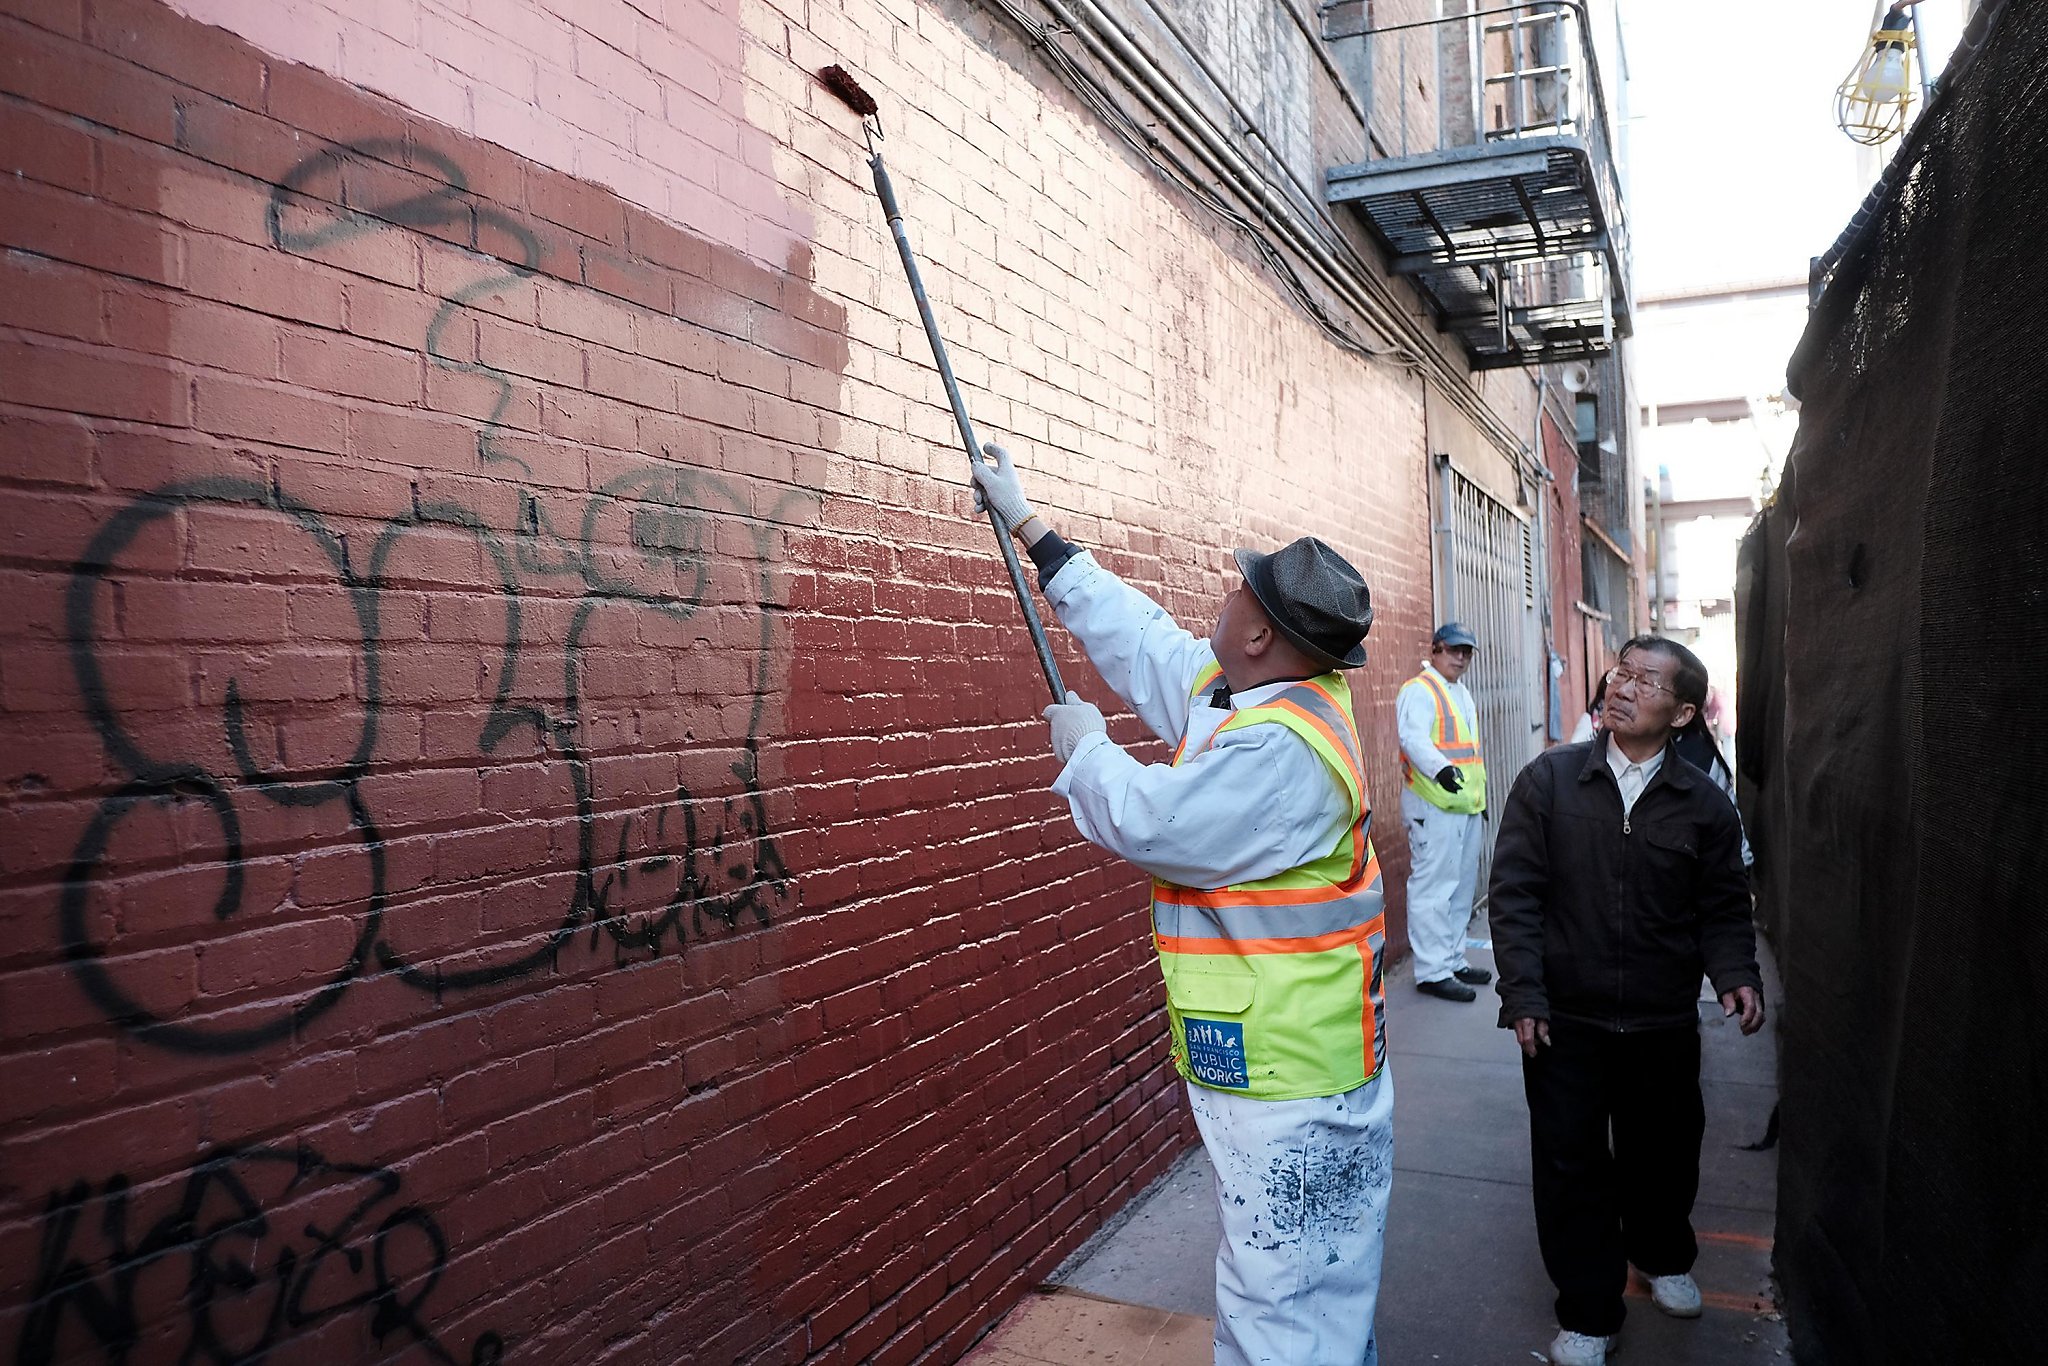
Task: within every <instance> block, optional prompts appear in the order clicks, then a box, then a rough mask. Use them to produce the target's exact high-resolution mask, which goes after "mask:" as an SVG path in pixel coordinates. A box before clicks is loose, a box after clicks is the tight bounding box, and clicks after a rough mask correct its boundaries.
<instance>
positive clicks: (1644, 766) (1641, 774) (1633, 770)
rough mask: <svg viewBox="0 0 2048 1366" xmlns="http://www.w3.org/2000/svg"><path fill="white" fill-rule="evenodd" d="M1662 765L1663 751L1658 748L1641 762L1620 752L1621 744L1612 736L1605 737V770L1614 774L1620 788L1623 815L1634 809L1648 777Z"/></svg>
mask: <svg viewBox="0 0 2048 1366" xmlns="http://www.w3.org/2000/svg"><path fill="white" fill-rule="evenodd" d="M1662 767H1664V751H1663V750H1661V749H1660V750H1658V751H1657V752H1656V753H1655V754H1652V755H1651V756H1650V757H1649V758H1647V759H1645V760H1643V761H1642V762H1641V763H1637V762H1635V761H1634V760H1633V759H1631V758H1629V757H1628V756H1627V755H1626V754H1623V753H1622V752H1621V746H1620V745H1618V744H1616V743H1614V737H1613V736H1611V735H1610V736H1608V737H1607V771H1608V772H1609V773H1612V774H1613V775H1614V781H1615V783H1616V785H1617V786H1619V787H1620V788H1621V812H1622V814H1623V815H1624V816H1625V815H1627V814H1629V813H1630V812H1632V811H1634V810H1635V809H1636V798H1638V797H1640V796H1642V795H1643V789H1644V788H1646V787H1648V786H1649V785H1650V779H1652V778H1654V777H1656V776H1657V770H1658V769H1660V768H1662Z"/></svg>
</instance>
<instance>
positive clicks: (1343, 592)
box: [975, 447, 1394, 1366]
mask: <svg viewBox="0 0 2048 1366" xmlns="http://www.w3.org/2000/svg"><path fill="white" fill-rule="evenodd" d="M988 454H989V456H990V462H989V463H981V462H977V466H976V469H975V481H976V483H977V485H978V486H979V489H980V491H981V495H982V496H983V497H984V498H985V499H986V501H987V505H988V506H989V507H991V508H993V509H994V510H995V511H996V513H997V514H998V515H999V516H1000V517H1001V519H1002V521H1003V523H1004V525H1005V526H1007V527H1009V528H1010V529H1011V531H1012V533H1013V534H1015V535H1016V536H1017V537H1018V538H1019V539H1020V540H1022V541H1023V542H1024V544H1025V546H1026V548H1027V549H1028V550H1029V552H1030V554H1031V558H1032V560H1033V561H1034V563H1035V564H1036V565H1037V567H1038V571H1039V576H1040V584H1041V586H1042V587H1043V589H1044V591H1045V594H1046V597H1047V598H1048V599H1049V600H1050V601H1051V603H1052V604H1053V607H1054V610H1055V611H1056V612H1057V613H1058V615H1059V619H1060V622H1061V624H1063V625H1064V626H1065V627H1066V628H1067V629H1068V630H1069V631H1071V632H1072V633H1073V635H1074V636H1075V638H1076V639H1077V640H1079V641H1080V643H1081V645H1082V647H1083V648H1084V649H1085V650H1086V651H1087V653H1088V658H1089V659H1090V660H1091V661H1092V662H1093V663H1094V665H1095V667H1096V669H1097V670H1098V671H1099V672H1100V673H1101V674H1102V677H1103V678H1104V680H1105V681H1106V682H1108V684H1109V686H1110V687H1111V688H1113V689H1114V690H1115V691H1116V692H1117V694H1118V695H1119V696H1120V697H1122V698H1123V700H1124V701H1125V702H1126V703H1127V704H1129V706H1130V707H1131V709H1132V710H1133V711H1135V712H1136V713H1137V714H1138V716H1139V717H1140V718H1141V719H1142V720H1143V721H1144V722H1145V723H1146V724H1147V725H1148V726H1150V727H1151V729H1152V731H1153V733H1154V734H1156V735H1158V736H1159V737H1160V738H1161V739H1162V740H1164V741H1166V742H1167V743H1168V744H1171V745H1174V746H1175V749H1174V752H1173V758H1172V761H1171V762H1170V763H1164V764H1142V763H1140V762H1139V761H1138V760H1137V759H1135V758H1133V757H1132V756H1131V755H1130V754H1128V753H1127V752H1125V751H1124V749H1123V748H1122V747H1120V746H1118V745H1117V744H1115V743H1114V742H1112V741H1111V740H1110V739H1109V736H1108V734H1107V731H1106V727H1105V724H1104V721H1103V716H1102V713H1101V712H1100V711H1098V710H1097V709H1096V708H1095V707H1094V706H1093V705H1092V704H1090V703H1087V702H1084V701H1080V700H1078V699H1075V700H1070V701H1068V702H1066V703H1064V704H1055V705H1053V706H1050V707H1048V708H1046V712H1045V715H1046V718H1047V720H1048V721H1050V722H1051V725H1052V747H1053V751H1054V753H1055V754H1056V755H1057V756H1058V757H1059V759H1060V761H1061V764H1062V767H1061V770H1060V775H1059V778H1058V780H1057V781H1056V782H1055V783H1054V784H1053V791H1054V792H1056V793H1058V794H1059V795H1060V796H1062V797H1064V798H1066V800H1067V803H1068V805H1069V808H1070V809H1071V811H1072V813H1073V817H1074V821H1075V824H1076V825H1077V826H1078V827H1079V828H1080V830H1081V833H1082V834H1083V835H1085V836H1086V837H1087V838H1088V839H1089V840H1091V841H1092V842H1094V843H1095V844H1098V845H1100V846H1101V847H1102V848H1104V849H1107V850H1109V851H1110V852H1112V853H1114V854H1118V855H1120V856H1121V857H1123V858H1125V859H1128V860H1129V861H1130V862H1132V863H1134V864H1136V865H1137V866H1138V867H1140V868H1142V869H1144V870H1145V871H1146V872H1148V873H1150V874H1151V875H1152V878H1153V898H1152V937H1153V944H1154V946H1155V947H1156V948H1157V950H1158V952H1159V961H1160V969H1161V972H1162V974H1163V976H1164V977H1165V982H1166V995H1167V1007H1168V1009H1167V1014H1168V1019H1169V1021H1170V1027H1171V1030H1172V1050H1173V1060H1174V1066H1175V1068H1176V1069H1177V1070H1178V1071H1179V1073H1180V1075H1181V1076H1182V1078H1183V1079H1184V1080H1185V1081H1186V1083H1187V1093H1188V1104H1189V1107H1190V1108H1191V1109H1192V1110H1193V1111H1194V1116H1195V1123H1196V1125H1197V1127H1198V1128H1199V1129H1200V1130H1201V1134H1202V1142H1203V1145H1204V1146H1205V1147H1206V1148H1207V1149H1208V1152H1209V1156H1210V1159H1211V1160H1212V1162H1213V1163H1214V1165H1215V1168H1216V1195H1217V1212H1218V1215H1219V1217H1220V1218H1221V1221H1222V1226H1223V1237H1222V1239H1221V1242H1220V1245H1219V1247H1218V1249H1217V1254H1216V1327H1215V1358H1216V1361H1217V1363H1218V1366H1251V1364H1252V1363H1261V1364H1262V1366H1376V1363H1377V1362H1378V1359H1379V1356H1378V1350H1377V1346H1376V1343H1375V1340H1374V1337H1373V1314H1374V1309H1375V1306H1376V1301H1377V1298H1378V1294H1379V1282H1380V1256H1381V1247H1382V1243H1383V1240H1384V1237H1385V1232H1386V1210H1387V1193H1388V1189H1389V1186H1390V1184H1391V1181H1392V1177H1393V1106H1394V1091H1393V1079H1392V1077H1391V1076H1390V1075H1388V1073H1387V1070H1386V1065H1385V1064H1386V1049H1385V1041H1384V1035H1383V1031H1382V1029H1381V994H1380V986H1381V976H1382V973H1381V953H1382V949H1383V945H1384V941H1385V920H1384V917H1383V915H1382V907H1381V901H1382V899H1381V892H1380V878H1379V862H1378V859H1377V858H1376V857H1375V856H1374V854H1373V848H1372V841H1371V839H1370V838H1369V835H1368V828H1369V826H1370V823H1371V812H1370V811H1369V809H1368V808H1367V806H1366V783H1365V771H1364V767H1363V746H1362V745H1361V744H1360V741H1359V736H1358V730H1357V724H1356V722H1355V720H1354V719H1353V714H1352V704H1351V694H1350V690H1349V687H1348V685H1347V683H1346V682H1345V673H1346V671H1347V670H1350V669H1355V668H1357V667H1358V666H1360V665H1361V664H1363V663H1364V662H1365V644H1364V637H1365V634H1366V631H1367V630H1368V629H1369V628H1370V627H1371V625H1372V607H1371V601H1370V595H1369V594H1368V592H1367V590H1366V585H1365V581H1364V580H1363V579H1362V578H1361V577H1360V576H1359V574H1358V571H1357V570H1356V569H1354V568H1352V566H1351V565H1350V564H1349V563H1347V562H1346V561H1345V560H1344V558H1343V557H1342V556H1340V555H1338V554H1337V553H1336V552H1335V551H1334V550H1332V549H1331V548H1330V547H1329V546H1327V545H1325V544H1323V543H1322V542H1321V541H1319V540H1316V539H1315V538H1313V537H1308V536H1304V537H1302V538H1300V539H1299V540H1296V541H1294V542H1292V543H1291V544H1289V545H1287V546H1286V547H1284V548H1283V549H1281V550H1280V551H1278V552H1277V553H1274V554H1270V555H1266V554H1258V553H1255V552H1252V551H1247V550H1240V551H1238V552H1237V564H1238V567H1239V569H1240V570H1241V571H1242V573H1243V575H1244V584H1243V586H1242V587H1240V588H1238V589H1236V590H1235V591H1233V592H1232V593H1231V594H1230V595H1229V596H1228V597H1226V598H1225V599H1224V601H1223V603H1222V605H1221V607H1220V609H1219V611H1218V614H1217V620H1216V626H1215V629H1214V630H1213V631H1212V632H1211V633H1210V636H1209V638H1208V639H1207V640H1203V639H1200V638H1198V637H1196V636H1194V635H1193V634H1191V633H1189V632H1188V631H1185V630H1183V629H1182V628H1181V627H1180V626H1179V625H1177V624H1176V623H1175V622H1174V620H1173V619H1172V618H1171V617H1170V616H1168V615H1167V613H1166V611H1165V610H1164V609H1163V608H1161V607H1160V606H1159V605H1158V604H1156V603H1154V602H1153V601H1151V599H1149V598H1147V597H1146V596H1145V595H1144V594H1142V593H1140V592H1139V591H1137V590H1136V589H1134V588H1132V587H1130V586H1129V585H1127V584H1125V583H1124V582H1123V581H1121V580H1120V579H1118V578H1117V577H1116V576H1115V575H1114V574H1112V573H1110V572H1109V571H1108V570H1107V569H1105V568H1104V567H1103V566H1102V565H1100V564H1098V563H1097V562H1096V560H1095V557H1094V556H1093V555H1091V554H1089V553H1088V552H1087V551H1084V550H1080V549H1078V548H1077V547H1075V546H1073V545H1072V544H1070V543H1068V542H1067V541H1065V540H1064V539H1062V538H1061V537H1060V536H1059V535H1058V533H1056V532H1054V531H1053V530H1052V529H1051V528H1050V527H1048V526H1047V525H1046V524H1045V522H1044V521H1043V520H1042V519H1041V518H1040V517H1038V516H1037V515H1036V514H1035V513H1034V512H1033V510H1032V508H1031V505H1030V504H1029V503H1028V502H1027V501H1026V500H1025V497H1024V492H1023V487H1022V485H1021V483H1020V482H1019V480H1018V477H1017V473H1016V469H1015V466H1014V465H1013V464H1012V462H1011V460H1010V457H1009V455H1008V454H1007V453H1005V452H1004V451H1003V450H1002V449H1001V448H1000V447H990V448H989V451H988Z"/></svg>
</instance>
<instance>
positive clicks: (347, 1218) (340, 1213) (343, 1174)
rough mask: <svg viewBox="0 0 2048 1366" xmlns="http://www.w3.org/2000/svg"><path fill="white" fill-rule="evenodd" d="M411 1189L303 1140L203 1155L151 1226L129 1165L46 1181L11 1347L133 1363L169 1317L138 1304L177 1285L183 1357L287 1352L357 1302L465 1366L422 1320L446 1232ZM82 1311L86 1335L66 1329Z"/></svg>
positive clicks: (495, 1356)
mask: <svg viewBox="0 0 2048 1366" xmlns="http://www.w3.org/2000/svg"><path fill="white" fill-rule="evenodd" d="M401 1186H402V1181H401V1178H400V1177H399V1175H398V1174H397V1173H396V1172H393V1171H391V1170H390V1169H389V1168H385V1167H370V1166H361V1165H357V1164H354V1163H346V1162H330V1161H328V1160H327V1159H326V1158H324V1157H322V1156H321V1155H320V1154H319V1153H317V1152H315V1151H313V1150H312V1149H311V1148H308V1147H305V1146H304V1145H300V1146H298V1147H293V1148H277V1147H262V1146H250V1147H240V1148H223V1149H220V1150H218V1151H215V1152H213V1153H211V1154H209V1155H207V1156H206V1157H204V1158H202V1159H200V1160H199V1161H198V1162H197V1163H195V1164H194V1165H193V1166H192V1168H191V1170H190V1171H189V1173H188V1174H187V1175H186V1178H185V1180H184V1182H183V1184H182V1186H180V1188H179V1190H178V1193H177V1198H176V1201H175V1203H174V1204H173V1205H172V1206H171V1207H170V1208H169V1209H167V1210H166V1211H165V1212H164V1213H163V1214H162V1215H161V1216H160V1217H159V1218H157V1219H155V1220H154V1221H152V1222H144V1221H143V1220H144V1216H142V1215H140V1214H139V1213H138V1211H137V1205H138V1204H139V1203H141V1202H140V1200H139V1197H138V1196H137V1195H136V1193H135V1192H134V1191H133V1190H131V1189H130V1185H129V1182H128V1180H127V1178H125V1177H122V1176H114V1177H110V1178H109V1179H108V1180H107V1181H105V1182H104V1183H103V1184H102V1185H101V1186H100V1187H99V1189H98V1190H97V1191H95V1190H94V1188H93V1186H92V1184H91V1183H90V1182H87V1181H78V1182H74V1183H73V1184H72V1185H71V1186H70V1187H68V1188H66V1189H64V1190H59V1191H52V1192H51V1193H50V1196H49V1198H48V1200H47V1201H46V1202H45V1205H44V1209H43V1222H42V1239H41V1251H40V1255H39V1257H38V1262H37V1267H36V1283H35V1289H34V1292H33V1294H32V1295H31V1296H30V1300H29V1313H28V1317H27V1319H26V1320H25V1321H24V1323H23V1325H22V1330H21V1338H20V1340H19V1342H18V1343H17V1344H16V1353H15V1359H16V1360H17V1361H19V1362H21V1363H22V1366H41V1364H42V1363H46V1362H53V1361H55V1360H57V1359H58V1356H59V1354H60V1352H61V1353H63V1354H64V1356H65V1358H66V1359H73V1357H74V1354H75V1352H76V1347H77V1341H76V1340H77V1339H78V1338H79V1337H81V1336H82V1337H84V1338H85V1339H86V1340H87V1341H88V1342H90V1343H91V1344H93V1345H95V1346H97V1347H98V1348H99V1350H100V1351H101V1353H102V1354H103V1355H104V1357H105V1359H106V1360H108V1361H112V1362H122V1361H126V1360H128V1359H129V1358H130V1356H131V1355H132V1354H133V1353H134V1352H135V1350H136V1349H137V1348H138V1346H140V1345H141V1343H142V1340H143V1333H144V1330H145V1328H146V1327H148V1326H150V1325H152V1324H154V1323H157V1322H159V1321H161V1318H160V1315H156V1314H151V1313H150V1312H149V1310H148V1307H147V1306H146V1305H145V1304H144V1303H142V1301H143V1300H144V1299H146V1298H148V1297H149V1295H150V1294H151V1291H152V1289H157V1290H165V1289H169V1288H171V1287H172V1286H177V1287H179V1288H181V1291H182V1305H181V1308H182V1321H183V1331H184V1342H183V1346H182V1349H181V1351H180V1352H179V1355H178V1358H177V1359H178V1361H179V1362H180V1363H191V1362H206V1363H215V1364H217V1366H228V1364H229V1363H235V1366H256V1364H257V1363H262V1362H266V1361H270V1360H272V1359H273V1355H274V1354H275V1358H276V1359H289V1357H288V1351H289V1344H290V1343H291V1341H292V1340H293V1339H294V1338H296V1337H298V1336H299V1335H301V1334H303V1333H304V1332H306V1331H307V1330H309V1329H311V1328H313V1327H315V1326H317V1325H319V1324H322V1323H326V1322H328V1321H330V1320H332V1319H336V1318H340V1317H342V1316H344V1315H349V1314H361V1315H363V1316H364V1317H365V1319H366V1320H367V1322H366V1325H365V1326H366V1327H367V1329H368V1332H369V1334H370V1336H371V1338H372V1339H374V1340H375V1341H376V1342H377V1343H378V1344H379V1345H380V1346H382V1345H386V1344H387V1340H390V1339H393V1338H394V1336H395V1337H396V1338H397V1341H398V1343H400V1344H404V1343H411V1344H414V1345H416V1346H417V1347H418V1348H419V1350H420V1352H421V1353H422V1354H424V1356H425V1357H426V1358H428V1359H430V1360H432V1361H436V1362H440V1363H443V1366H456V1363H457V1358H456V1357H455V1355H454V1354H453V1353H452V1352H451V1351H450V1350H449V1348H448V1346H447V1345H446V1344H445V1343H443V1342H442V1341H441V1339H440V1338H439V1337H438V1336H437V1335H436V1334H435V1333H434V1331H433V1330H432V1328H430V1327H429V1326H428V1322H427V1311H428V1300H429V1299H430V1298H431V1297H432V1296H433V1293H434V1290H435V1288H436V1287H437V1286H438V1285H439V1283H440V1281H441V1277H442V1274H443V1273H444V1271H445V1270H446V1268H447V1265H448V1239H447V1237H446V1236H445V1235H444V1234H443V1233H442V1231H441V1227H440V1224H439V1223H438V1222H436V1221H435V1219H434V1218H433V1216H432V1215H430V1214H429V1213H427V1211H425V1210H424V1209H421V1208H420V1207H419V1206H417V1205H409V1204H404V1203H401V1201H400V1191H401ZM159 1273H162V1274H159ZM74 1323H75V1324H76V1326H77V1330H78V1331H76V1332H71V1333H69V1334H67V1326H68V1325H71V1324H74ZM503 1352H504V1343H503V1341H502V1340H501V1339H500V1338H499V1336H498V1334H496V1333H484V1334H482V1335H481V1336H479V1337H478V1338H477V1339H476V1341H475V1342H473V1343H472V1344H471V1345H470V1350H469V1356H468V1360H469V1362H470V1363H471V1366H489V1364H491V1363H496V1362H497V1361H498V1360H499V1359H500V1358H501V1357H502V1355H503Z"/></svg>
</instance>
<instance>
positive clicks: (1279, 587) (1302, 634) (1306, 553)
mask: <svg viewBox="0 0 2048 1366" xmlns="http://www.w3.org/2000/svg"><path fill="white" fill-rule="evenodd" d="M1235 554H1236V556H1237V567H1238V569H1239V570H1241V571H1242V572H1243V574H1244V583H1245V587H1247V588H1249V589H1251V590H1252V596H1253V597H1255V598H1257V599H1258V600H1259V606H1261V607H1263V608H1265V609H1266V615H1267V616H1268V617H1271V618H1272V620H1273V625H1274V627H1275V628H1277V629H1278V630H1279V632H1280V634H1281V635H1283V636H1285V637H1287V639H1288V640H1289V641H1290V642H1291V643H1292V644H1294V645H1295V646H1297V647H1299V648H1300V649H1301V650H1302V651H1303V652H1305V653H1306V654H1308V655H1309V656H1310V657H1311V658H1313V659H1316V660H1319V661H1320V662H1322V663H1324V664H1328V665H1329V666H1330V667H1331V668H1333V669H1356V668H1358V667H1359V666H1360V665H1362V664H1364V663H1365V636H1366V633H1367V632H1368V631H1370V630H1372V593H1371V591H1370V590H1368V589H1367V588H1366V586H1365V579H1364V577H1363V576H1361V575H1360V574H1359V572H1358V571H1357V570H1356V569H1353V568H1352V567H1351V562H1350V561H1349V560H1346V559H1345V558H1344V557H1343V556H1342V555H1339V554H1338V553H1337V552H1336V551H1334V550H1332V549H1330V547H1329V546H1327V545H1325V544H1323V542H1321V541H1320V540H1317V539H1316V538H1315V537H1314V536H1303V537H1301V538H1300V539H1299V540H1296V541H1291V542H1289V543H1288V544H1287V545H1285V546H1283V547H1281V548H1280V549H1279V550H1276V551H1274V552H1273V553H1272V554H1270V555H1263V554H1260V553H1259V552H1258V551H1256V550H1239V551H1237V552H1235Z"/></svg>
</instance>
